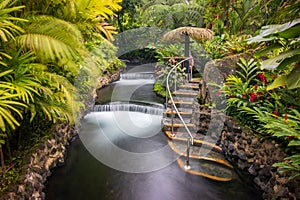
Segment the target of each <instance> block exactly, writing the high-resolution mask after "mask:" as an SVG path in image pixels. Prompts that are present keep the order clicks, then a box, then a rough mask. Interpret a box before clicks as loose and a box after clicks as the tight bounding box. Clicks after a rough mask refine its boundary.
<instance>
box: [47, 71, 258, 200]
mask: <svg viewBox="0 0 300 200" xmlns="http://www.w3.org/2000/svg"><path fill="white" fill-rule="evenodd" d="M148 69H149V68H147V72H149V71H148ZM135 70H136V71H137V72H136V71H135V72H134V73H140V71H138V70H137V69H135ZM152 70H153V69H152ZM131 73H132V72H131ZM149 74H150V73H149ZM125 77H126V78H127V77H128V76H127V75H122V79H121V80H120V81H118V82H115V83H112V84H110V85H109V86H107V87H105V88H104V89H103V90H101V91H99V93H98V95H99V97H100V99H101V101H100V102H98V103H100V105H95V106H94V112H91V113H89V114H87V115H86V116H85V118H84V119H83V120H82V122H81V127H82V128H81V134H80V138H81V140H77V141H75V143H73V144H72V145H71V148H70V149H69V151H68V159H67V160H66V163H65V165H64V166H63V167H60V168H57V169H56V170H55V172H54V175H53V176H52V177H51V178H50V179H49V181H48V185H47V188H46V190H45V193H46V199H48V200H69V199H70V200H77V199H78V200H81V199H83V200H85V199H88V200H199V199H203V200H209V199H220V200H226V199H230V200H235V199H236V200H239V199H244V200H247V199H249V200H252V199H260V197H259V194H258V192H257V191H256V190H255V189H254V188H252V187H249V185H247V184H246V183H244V182H243V181H241V180H240V179H239V178H238V177H236V178H235V179H234V180H233V181H231V182H226V183H219V182H214V181H211V180H208V179H205V178H203V177H200V176H194V175H191V174H188V173H186V172H184V171H182V170H181V169H180V168H179V166H178V165H177V163H176V162H174V160H175V159H176V156H177V155H174V153H173V151H172V150H170V149H169V148H168V147H167V146H168V145H167V139H166V137H165V135H164V134H163V132H162V131H161V119H162V112H163V105H162V104H161V103H162V102H163V101H164V100H162V99H160V98H158V97H156V95H155V94H154V93H153V92H152V87H153V80H152V79H151V77H147V78H148V79H145V78H146V76H144V77H142V78H141V76H140V75H133V74H130V76H129V77H130V78H129V79H126V78H125ZM133 77H135V78H137V79H132V78H133ZM83 144H84V145H83ZM128 152H129V153H131V154H130V155H128ZM149 154H151V156H149ZM139 155H141V156H139ZM131 156H133V157H132V158H131ZM99 160H100V161H102V162H100V161H99ZM103 163H104V164H103ZM166 163H167V164H166Z"/></svg>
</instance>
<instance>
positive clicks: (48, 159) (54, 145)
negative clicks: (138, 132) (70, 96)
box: [0, 71, 120, 200]
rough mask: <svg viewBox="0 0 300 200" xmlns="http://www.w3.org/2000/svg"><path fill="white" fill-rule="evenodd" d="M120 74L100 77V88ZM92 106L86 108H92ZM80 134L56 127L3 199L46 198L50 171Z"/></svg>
mask: <svg viewBox="0 0 300 200" xmlns="http://www.w3.org/2000/svg"><path fill="white" fill-rule="evenodd" d="M119 77H120V71H117V72H115V73H113V74H112V75H106V76H103V77H100V78H99V79H98V83H97V89H100V88H102V87H104V86H105V85H108V84H109V83H111V82H113V81H116V80H118V79H119ZM89 106H90V105H87V107H89ZM77 136H78V132H77V130H76V128H75V126H74V125H70V124H66V123H61V124H57V125H56V126H55V131H54V133H53V136H52V137H51V138H50V139H46V141H44V142H43V143H42V144H41V145H40V146H39V147H38V148H37V150H36V151H34V152H33V153H32V154H31V156H29V157H28V159H27V161H25V164H24V166H23V172H24V174H22V175H21V176H20V177H19V180H18V182H17V184H16V185H13V186H11V187H10V189H9V191H8V192H7V193H6V194H4V195H3V196H1V197H0V199H1V200H16V199H17V200H24V199H29V200H31V199H32V200H38V199H41V200H42V199H45V193H44V192H43V190H44V188H45V185H44V184H45V182H46V181H47V178H48V177H49V176H50V175H51V174H52V173H51V170H53V169H54V168H55V167H57V166H60V165H63V164H64V161H65V157H66V148H67V146H68V145H69V144H70V143H71V142H72V141H73V140H75V139H76V138H77Z"/></svg>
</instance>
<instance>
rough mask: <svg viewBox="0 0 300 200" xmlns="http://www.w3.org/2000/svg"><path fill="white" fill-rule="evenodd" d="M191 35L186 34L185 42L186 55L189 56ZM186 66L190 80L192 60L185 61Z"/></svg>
mask: <svg viewBox="0 0 300 200" xmlns="http://www.w3.org/2000/svg"><path fill="white" fill-rule="evenodd" d="M189 52H190V37H189V36H188V35H187V34H186V35H185V42H184V57H186V58H187V57H189V56H190V54H189ZM184 67H185V68H186V69H187V80H188V81H189V80H190V60H187V61H185V62H184Z"/></svg>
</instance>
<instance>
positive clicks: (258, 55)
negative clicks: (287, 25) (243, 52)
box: [255, 43, 283, 57]
mask: <svg viewBox="0 0 300 200" xmlns="http://www.w3.org/2000/svg"><path fill="white" fill-rule="evenodd" d="M282 47H283V46H282V44H280V43H275V44H271V45H270V46H268V47H266V48H264V49H262V50H260V51H258V52H257V53H256V54H255V56H257V57H261V56H263V55H265V54H266V53H268V52H270V51H272V50H275V49H280V48H282Z"/></svg>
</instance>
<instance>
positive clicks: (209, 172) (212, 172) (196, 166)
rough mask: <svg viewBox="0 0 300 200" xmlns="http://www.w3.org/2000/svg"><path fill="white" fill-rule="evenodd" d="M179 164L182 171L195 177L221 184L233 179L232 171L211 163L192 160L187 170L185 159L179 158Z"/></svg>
mask: <svg viewBox="0 0 300 200" xmlns="http://www.w3.org/2000/svg"><path fill="white" fill-rule="evenodd" d="M177 163H178V165H179V167H180V168H181V169H182V170H184V171H186V172H187V173H190V174H193V175H197V176H202V177H205V178H208V179H212V180H215V181H221V182H227V181H231V180H232V179H233V171H232V169H230V168H228V167H226V166H222V165H218V164H214V163H211V162H209V161H206V160H196V159H190V160H189V164H190V165H189V166H190V168H189V169H186V168H185V165H186V159H185V158H184V157H180V158H178V159H177Z"/></svg>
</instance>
